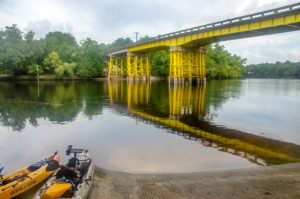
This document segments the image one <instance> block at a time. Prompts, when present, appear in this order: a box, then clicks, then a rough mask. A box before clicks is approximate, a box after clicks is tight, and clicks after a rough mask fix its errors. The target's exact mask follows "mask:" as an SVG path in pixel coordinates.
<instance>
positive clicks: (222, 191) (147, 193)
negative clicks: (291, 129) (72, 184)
mask: <svg viewBox="0 0 300 199" xmlns="http://www.w3.org/2000/svg"><path fill="white" fill-rule="evenodd" d="M121 198H122V199H123V198H124V199H129V198H132V199H150V198H155V199H180V198H195V199H196V198H197V199H199V198H201V199H206V198H207V199H216V198H218V199H219V198H222V199H223V198H224V199H227V198H230V199H231V198H232V199H235V198H236V199H237V198H238V199H240V198H253V199H254V198H255V199H258V198H264V199H268V198H272V199H273V198H280V199H282V198H289V199H294V198H295V199H297V198H298V199H299V198H300V163H297V164H286V165H279V166H270V167H259V168H250V169H236V170H229V171H215V172H199V173H187V174H129V173H123V172H114V171H109V170H104V169H100V168H97V169H96V172H95V180H94V184H93V189H92V191H91V194H90V197H89V199H121Z"/></svg>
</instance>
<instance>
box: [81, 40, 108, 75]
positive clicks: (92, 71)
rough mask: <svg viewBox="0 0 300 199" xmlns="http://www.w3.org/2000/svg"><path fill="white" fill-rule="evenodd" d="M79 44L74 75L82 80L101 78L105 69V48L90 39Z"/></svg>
mask: <svg viewBox="0 0 300 199" xmlns="http://www.w3.org/2000/svg"><path fill="white" fill-rule="evenodd" d="M80 44H81V46H80V48H79V55H80V56H79V61H78V68H77V72H76V74H77V75H78V76H80V77H83V78H91V77H98V76H102V75H103V69H104V67H105V46H104V45H103V44H98V43H97V42H96V41H95V40H92V39H90V38H87V39H85V40H83V41H81V42H80Z"/></svg>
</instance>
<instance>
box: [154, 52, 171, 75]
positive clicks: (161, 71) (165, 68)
mask: <svg viewBox="0 0 300 199" xmlns="http://www.w3.org/2000/svg"><path fill="white" fill-rule="evenodd" d="M150 63H151V73H152V75H154V76H161V77H166V76H168V75H169V70H170V69H169V68H170V52H169V51H167V50H161V51H157V52H153V53H151V57H150Z"/></svg>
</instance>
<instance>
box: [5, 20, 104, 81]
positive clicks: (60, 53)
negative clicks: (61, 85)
mask: <svg viewBox="0 0 300 199" xmlns="http://www.w3.org/2000/svg"><path fill="white" fill-rule="evenodd" d="M34 34H35V33H34V32H33V31H29V32H28V33H26V34H23V32H22V31H21V30H20V29H19V28H18V26H17V25H15V24H14V25H12V26H6V27H5V28H4V29H3V30H0V73H2V74H11V75H24V74H37V72H38V73H39V74H46V75H55V76H57V77H73V76H75V75H76V76H79V77H82V78H90V77H98V76H102V75H103V69H104V67H105V45H104V44H98V43H97V42H96V41H95V40H92V39H91V38H86V39H85V40H82V41H81V42H80V43H79V44H78V43H77V41H76V39H75V37H74V36H73V35H72V34H70V33H62V32H58V31H56V32H50V33H48V34H47V35H46V36H45V38H42V39H39V40H37V39H35V38H34Z"/></svg>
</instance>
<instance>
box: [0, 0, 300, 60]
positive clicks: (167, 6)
mask: <svg viewBox="0 0 300 199" xmlns="http://www.w3.org/2000/svg"><path fill="white" fill-rule="evenodd" d="M294 2H296V1H295V0H243V1H242V0H210V1H207V0H184V1H183V0H127V1H125V0H81V1H80V0H26V1H25V0H0V27H5V26H7V25H11V24H14V23H15V24H18V26H19V27H20V28H21V29H22V30H23V31H24V32H27V31H29V30H33V31H34V32H35V33H36V37H37V38H40V37H44V36H45V34H46V33H47V32H49V31H56V30H58V31H63V32H70V33H72V34H73V35H74V36H75V37H76V39H77V40H78V41H80V40H82V39H84V38H86V37H90V38H92V39H95V40H96V41H98V42H101V43H110V42H112V41H114V40H115V39H117V38H119V37H130V38H131V39H133V40H134V39H135V35H134V34H133V32H139V33H140V35H139V36H145V35H149V36H156V35H158V34H164V33H168V32H173V31H176V30H180V29H184V28H189V27H193V26H199V25H203V24H206V23H209V22H214V21H218V20H221V19H225V18H230V17H234V16H240V15H244V14H246V13H251V12H256V11H260V10H265V9H268V8H275V7H279V6H282V5H286V4H289V3H294ZM221 44H223V45H225V47H226V49H228V50H229V51H230V52H232V53H235V54H237V55H239V56H242V57H244V58H247V64H252V63H261V62H275V61H286V60H291V61H300V31H296V32H290V33H284V34H277V35H272V36H263V37H256V38H248V39H242V40H235V41H227V42H222V43H221Z"/></svg>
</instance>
